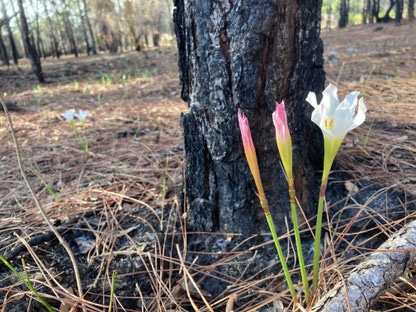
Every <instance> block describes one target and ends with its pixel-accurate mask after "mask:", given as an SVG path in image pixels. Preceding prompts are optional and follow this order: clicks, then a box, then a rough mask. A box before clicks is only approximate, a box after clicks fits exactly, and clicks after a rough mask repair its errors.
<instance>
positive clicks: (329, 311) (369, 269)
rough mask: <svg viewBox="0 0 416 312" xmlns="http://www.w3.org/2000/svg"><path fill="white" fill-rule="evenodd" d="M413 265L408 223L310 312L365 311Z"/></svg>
mask: <svg viewBox="0 0 416 312" xmlns="http://www.w3.org/2000/svg"><path fill="white" fill-rule="evenodd" d="M415 261H416V221H412V222H410V223H409V224H407V225H406V226H405V227H404V228H402V229H401V230H400V231H399V232H397V233H396V234H394V235H393V236H392V237H390V238H389V239H388V240H387V241H386V242H385V243H383V244H382V245H381V246H380V247H379V248H378V249H377V250H376V251H375V252H374V253H373V254H371V255H370V256H369V257H368V258H367V259H365V261H363V262H362V263H360V264H359V265H358V266H357V267H356V268H355V269H354V270H352V271H351V273H350V274H349V275H348V277H346V278H345V281H343V282H339V283H338V284H336V285H335V287H334V288H333V289H332V290H331V291H330V292H328V293H327V294H326V295H325V296H324V297H323V298H322V299H321V300H319V302H318V303H317V304H316V305H315V307H314V308H313V309H312V312H347V311H349V312H365V311H369V309H370V307H371V305H372V304H373V303H374V302H375V300H376V299H377V298H378V297H379V296H380V295H381V294H382V293H383V292H384V291H385V290H386V289H388V288H389V287H390V286H392V284H393V283H394V282H395V281H396V280H397V279H398V278H399V277H400V276H402V275H403V274H404V272H405V271H406V268H407V267H408V266H409V265H412V264H413V263H414V262H415ZM346 294H348V297H347V296H346ZM347 300H348V301H347Z"/></svg>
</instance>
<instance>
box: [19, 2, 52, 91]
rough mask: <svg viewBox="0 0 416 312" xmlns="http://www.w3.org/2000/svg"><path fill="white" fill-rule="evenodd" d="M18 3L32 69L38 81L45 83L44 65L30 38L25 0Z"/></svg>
mask: <svg viewBox="0 0 416 312" xmlns="http://www.w3.org/2000/svg"><path fill="white" fill-rule="evenodd" d="M17 3H18V5H19V10H20V22H21V24H22V32H23V33H22V36H23V43H24V45H25V47H26V50H27V52H28V54H29V60H30V63H31V64H32V70H33V72H34V73H35V75H36V77H37V78H38V81H39V82H40V83H43V82H45V79H44V78H43V73H42V66H41V64H40V59H39V55H38V53H37V51H36V48H35V47H34V46H33V45H32V42H31V40H30V32H29V26H28V25H27V20H26V14H25V11H24V8H23V1H22V0H17Z"/></svg>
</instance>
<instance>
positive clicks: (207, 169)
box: [174, 0, 325, 233]
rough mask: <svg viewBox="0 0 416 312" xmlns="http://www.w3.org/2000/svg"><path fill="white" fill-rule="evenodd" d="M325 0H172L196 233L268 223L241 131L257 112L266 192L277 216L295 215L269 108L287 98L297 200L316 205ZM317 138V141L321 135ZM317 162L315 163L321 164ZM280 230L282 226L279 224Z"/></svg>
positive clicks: (255, 128) (246, 229)
mask: <svg viewBox="0 0 416 312" xmlns="http://www.w3.org/2000/svg"><path fill="white" fill-rule="evenodd" d="M321 5H322V2H321V1H316V0H304V1H300V2H297V1H296V2H295V1H292V0H285V1H277V0H268V1H264V0H255V1H246V0H234V1H233V0H225V1H215V0H175V6H176V8H175V12H174V23H175V30H176V36H177V43H178V48H179V68H180V72H181V83H182V93H181V95H182V98H183V99H184V100H185V101H187V102H188V105H189V112H188V113H187V114H185V115H182V117H181V125H182V128H183V132H184V146H185V157H186V167H185V170H186V172H185V185H186V188H185V190H186V203H187V216H188V220H189V223H188V224H189V226H190V227H191V228H192V229H195V230H198V231H215V230H218V231H222V232H234V233H253V232H258V231H266V230H267V225H266V222H265V219H264V215H263V211H262V209H261V208H260V205H259V201H258V198H257V196H256V194H255V190H254V186H253V185H254V183H253V179H252V177H251V174H250V171H249V168H248V165H247V162H246V159H245V156H244V151H243V147H242V141H241V135H240V133H239V130H238V123H237V108H238V107H239V108H241V109H242V110H243V111H244V113H246V115H247V116H248V118H249V120H250V126H251V129H252V135H253V140H254V142H256V144H255V145H256V149H257V157H258V160H259V166H260V171H261V175H262V180H263V184H264V188H265V191H266V196H267V197H268V201H269V204H270V206H271V211H272V215H273V217H274V218H275V220H280V222H281V223H280V224H283V221H281V220H284V218H285V217H287V215H288V202H289V196H288V195H287V192H288V189H287V183H286V180H285V177H284V174H283V171H282V170H281V166H280V163H279V156H278V152H277V147H276V141H275V130H274V127H273V123H272V117H271V114H272V112H273V111H274V109H275V101H281V100H285V103H286V107H287V112H288V120H289V127H290V129H291V130H292V140H293V146H294V149H293V152H294V175H295V177H296V178H295V180H296V188H297V192H298V194H297V195H298V199H299V200H300V202H301V204H302V207H303V209H304V210H305V211H306V213H307V215H308V216H310V215H311V214H313V213H314V211H315V207H314V205H312V206H311V205H310V204H311V202H314V201H316V198H315V194H316V193H315V192H311V193H309V191H310V190H315V189H317V185H316V178H315V175H314V172H315V170H316V169H317V168H321V161H322V158H321V154H322V150H321V149H319V148H318V146H320V144H319V143H321V142H319V140H320V138H321V135H320V133H319V132H318V129H317V127H314V126H313V125H312V122H311V121H310V115H311V107H310V105H309V104H308V103H306V102H305V98H306V96H307V94H308V92H309V91H314V92H318V93H319V92H321V91H322V89H323V84H324V79H325V73H324V70H323V60H322V51H323V44H322V41H321V39H320V38H319V32H320V16H321ZM316 140H318V144H317V141H316ZM315 166H316V167H315ZM278 228H279V232H280V233H282V232H283V231H285V229H284V228H285V227H284V226H278Z"/></svg>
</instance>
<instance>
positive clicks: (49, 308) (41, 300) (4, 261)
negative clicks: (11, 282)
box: [0, 256, 55, 312]
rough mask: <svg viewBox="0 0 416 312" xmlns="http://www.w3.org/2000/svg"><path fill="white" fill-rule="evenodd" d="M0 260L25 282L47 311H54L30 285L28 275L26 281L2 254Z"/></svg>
mask: <svg viewBox="0 0 416 312" xmlns="http://www.w3.org/2000/svg"><path fill="white" fill-rule="evenodd" d="M0 260H1V261H2V262H3V263H4V264H5V265H6V266H7V267H8V268H9V269H10V270H11V271H12V272H13V273H14V275H16V276H17V277H18V278H19V279H20V281H21V282H22V283H23V284H25V285H26V287H27V288H29V289H30V291H31V292H33V294H34V295H35V296H36V297H37V298H38V299H39V301H40V302H41V303H42V304H43V305H44V307H45V308H46V309H48V311H50V312H54V311H55V310H54V309H53V308H52V307H51V306H50V305H49V303H48V302H46V300H45V299H43V298H42V297H41V296H40V295H39V294H38V292H37V291H36V290H35V288H34V287H33V286H32V283H31V282H30V280H29V277H28V280H27V281H26V280H25V279H24V278H23V277H22V276H21V275H20V274H19V273H18V272H17V271H16V270H15V269H14V268H13V267H12V266H11V264H10V263H9V262H7V260H6V259H4V258H3V257H2V256H0Z"/></svg>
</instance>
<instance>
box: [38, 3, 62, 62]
mask: <svg viewBox="0 0 416 312" xmlns="http://www.w3.org/2000/svg"><path fill="white" fill-rule="evenodd" d="M42 4H43V8H44V9H45V14H46V20H47V21H48V26H49V31H50V34H51V38H52V43H51V45H52V50H53V55H54V56H55V57H56V58H59V57H60V56H61V51H60V49H59V43H58V39H57V38H56V34H55V29H54V27H53V24H52V20H51V17H50V16H49V11H48V6H47V5H46V1H45V0H43V2H42Z"/></svg>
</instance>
